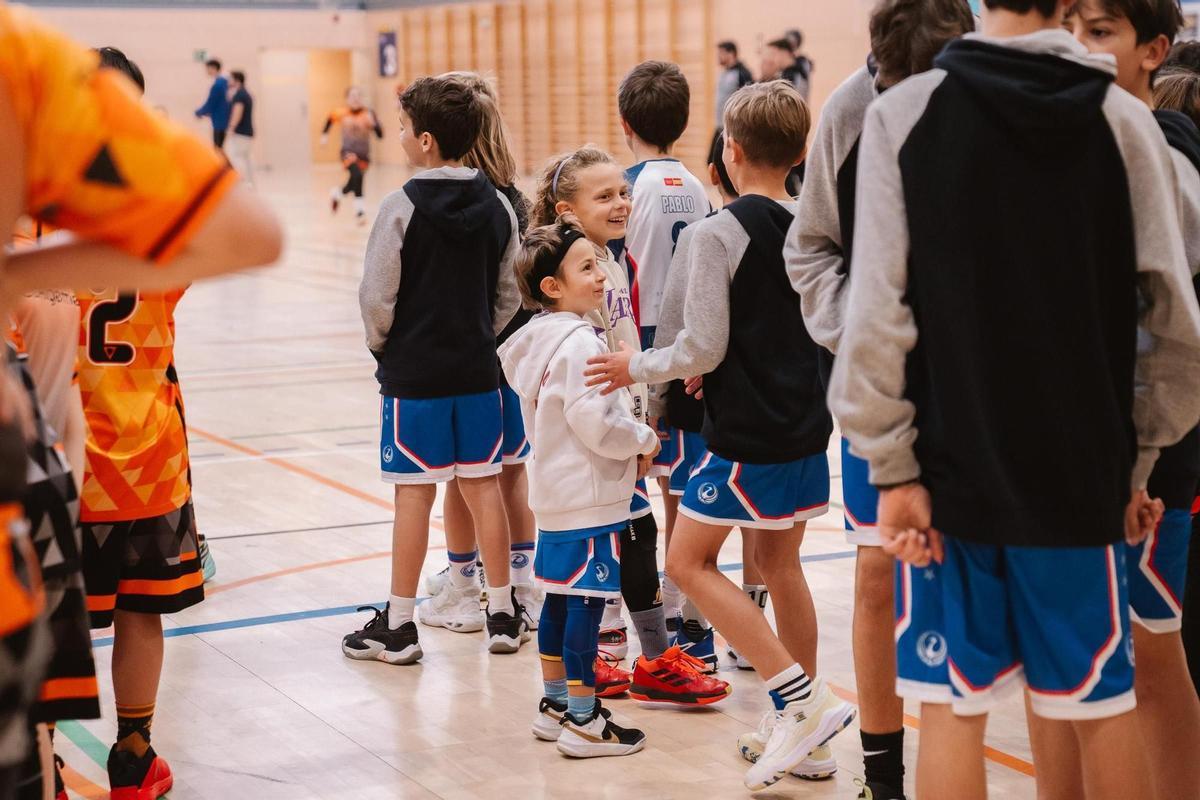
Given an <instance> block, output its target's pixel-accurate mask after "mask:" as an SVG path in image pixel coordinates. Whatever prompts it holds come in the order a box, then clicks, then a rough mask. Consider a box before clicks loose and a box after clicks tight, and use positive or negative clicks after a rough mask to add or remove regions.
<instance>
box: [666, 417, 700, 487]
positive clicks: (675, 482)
mask: <svg viewBox="0 0 1200 800" xmlns="http://www.w3.org/2000/svg"><path fill="white" fill-rule="evenodd" d="M672 433H673V434H674V438H675V448H674V450H675V459H674V460H673V461H672V462H671V486H670V492H671V494H674V495H682V494H683V493H684V491H685V490H686V489H687V482H688V479H689V478H690V477H692V470H694V469H695V468H696V465H697V464H699V463H700V459H702V458H704V454H705V453H707V452H708V444H707V443H706V442H705V441H704V437H703V436H701V435H700V434H698V433H690V432H688V431H685V430H682V429H680V428H675V429H674V430H673V431H672Z"/></svg>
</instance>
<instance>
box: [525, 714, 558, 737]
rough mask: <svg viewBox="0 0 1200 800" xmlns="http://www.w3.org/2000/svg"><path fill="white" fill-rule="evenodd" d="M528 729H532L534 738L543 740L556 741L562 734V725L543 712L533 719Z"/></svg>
mask: <svg viewBox="0 0 1200 800" xmlns="http://www.w3.org/2000/svg"><path fill="white" fill-rule="evenodd" d="M530 730H532V731H533V736H534V738H536V739H539V740H541V741H543V742H557V741H558V737H559V736H561V735H562V725H559V724H558V723H557V722H555V721H554V720H552V719H550V718H549V717H547V716H546V715H545V714H540V715H539V716H538V718H537V719H536V720H534V723H533V725H532V727H531V728H530Z"/></svg>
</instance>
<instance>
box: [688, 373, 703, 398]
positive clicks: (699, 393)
mask: <svg viewBox="0 0 1200 800" xmlns="http://www.w3.org/2000/svg"><path fill="white" fill-rule="evenodd" d="M683 391H684V392H686V393H687V394H690V395H693V396H695V398H696V399H697V400H703V399H704V376H703V375H697V376H696V377H694V378H688V379H687V380H685V381H684V382H683Z"/></svg>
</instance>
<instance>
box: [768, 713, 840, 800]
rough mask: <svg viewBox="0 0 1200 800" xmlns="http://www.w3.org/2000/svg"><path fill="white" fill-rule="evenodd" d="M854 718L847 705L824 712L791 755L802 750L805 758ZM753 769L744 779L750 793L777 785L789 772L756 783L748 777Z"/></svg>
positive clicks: (778, 773) (787, 770)
mask: <svg viewBox="0 0 1200 800" xmlns="http://www.w3.org/2000/svg"><path fill="white" fill-rule="evenodd" d="M856 716H858V712H857V711H856V710H855V708H854V706H852V705H850V704H849V703H840V704H838V705H837V706H835V707H834V708H832V709H830V710H829V711H826V712H825V713H824V714H822V715H821V722H820V724H819V725H818V726H817V729H816V731H814V732H813V733H812V734H811V735H810V736H808V737H807V738H805V739H801V740H800V742H799V743H798V744H797V745H796V747H795V748H794V750H793V753H794V752H795V751H799V750H804V752H805V756H807V755H808V753H811V752H812V751H813V750H815V749H817V748H818V747H820V746H821V745H823V744H826V743H828V742H829V740H830V739H832V738H833V737H834V736H837V735H838V734H839V733H841V732H842V731H843V730H845V729H846V726H847V725H849V724H850V723H851V722H853V721H854V718H855V717H856ZM783 760H790V759H783ZM757 766H758V764H757V762H755V767H757ZM755 767H751V768H750V771H749V772H747V773H746V779H745V785H746V788H747V789H749V790H750V791H752V792H758V791H762V790H763V789H766V788H767V787H768V786H771V785H772V784H775V783H778V782H779V781H780V780H781V779H782V778H783V776H784V775H787V774H788V773H789V772H790V771H791V769H786V770H784V771H783V772H775V773H773V774H772V775H771V776H769V777H766V778H762V779H761V780H757V781H756V780H752V779H751V777H750V773H751V772H754V769H755Z"/></svg>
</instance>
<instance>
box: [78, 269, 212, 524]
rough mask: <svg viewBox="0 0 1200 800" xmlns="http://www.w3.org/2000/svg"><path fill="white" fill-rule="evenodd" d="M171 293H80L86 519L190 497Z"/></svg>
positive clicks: (144, 512)
mask: <svg viewBox="0 0 1200 800" xmlns="http://www.w3.org/2000/svg"><path fill="white" fill-rule="evenodd" d="M182 296H183V290H177V291H172V292H168V293H165V294H145V293H141V292H139V293H137V294H121V295H118V294H117V293H116V292H115V291H112V290H106V291H97V292H90V291H89V292H80V293H79V294H78V295H77V297H78V300H79V310H80V316H81V323H80V328H79V390H80V394H81V395H82V397H83V413H84V417H85V418H86V420H87V449H86V456H85V462H86V470H85V472H84V482H83V508H82V513H81V519H82V520H83V521H84V522H115V521H126V520H133V519H144V518H147V517H157V516H160V515H162V514H166V513H167V512H170V511H174V510H176V509H178V508H180V507H181V506H182V505H183V504H184V503H186V502H187V500H188V498H189V497H190V496H191V489H190V487H189V482H188V449H187V431H186V428H185V426H184V419H183V413H182V399H181V397H180V390H179V384H178V383H177V382H176V381H175V368H174V366H173V363H172V361H173V359H174V356H175V316H174V315H175V306H176V304H177V303H178V302H179V298H180V297H182Z"/></svg>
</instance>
